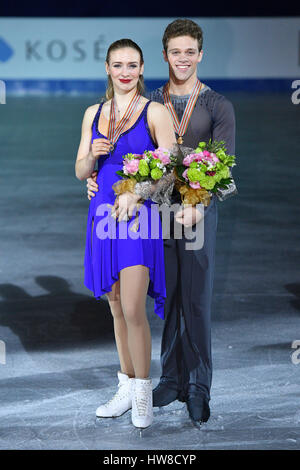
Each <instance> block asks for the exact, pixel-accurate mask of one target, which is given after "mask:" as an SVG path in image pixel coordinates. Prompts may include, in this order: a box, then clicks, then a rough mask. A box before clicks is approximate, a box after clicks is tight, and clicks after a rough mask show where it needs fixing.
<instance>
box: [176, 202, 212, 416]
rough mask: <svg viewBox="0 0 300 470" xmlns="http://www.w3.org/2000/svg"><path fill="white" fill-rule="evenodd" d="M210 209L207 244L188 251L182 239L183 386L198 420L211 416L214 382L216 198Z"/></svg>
mask: <svg viewBox="0 0 300 470" xmlns="http://www.w3.org/2000/svg"><path fill="white" fill-rule="evenodd" d="M206 211H207V212H206V215H205V218H204V244H203V247H202V248H201V249H200V250H197V251H196V250H195V251H193V250H186V247H185V242H186V241H187V240H184V239H183V240H178V248H179V252H178V256H179V260H180V265H181V291H182V292H183V295H182V306H183V317H184V326H183V330H182V338H181V339H182V341H181V344H182V350H183V355H182V357H183V366H182V367H183V370H184V374H183V375H182V377H183V381H184V384H183V386H182V388H183V389H184V394H185V400H186V401H187V402H188V408H189V405H191V407H192V408H194V410H193V409H192V410H190V408H189V411H191V412H192V414H193V415H194V417H195V419H196V420H198V419H201V415H202V414H204V415H205V416H204V417H203V416H202V417H203V420H206V419H205V418H207V419H208V417H209V407H208V402H209V400H210V388H211V381H212V357H211V303H212V293H213V279H214V266H215V245H216V231H217V221H218V214H217V203H216V201H215V200H213V201H211V206H210V207H209V208H207V209H206ZM189 402H190V403H189ZM198 405H199V406H198ZM191 412H190V415H191ZM199 415H200V417H199ZM207 415H208V416H207Z"/></svg>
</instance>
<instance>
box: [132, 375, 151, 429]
mask: <svg viewBox="0 0 300 470" xmlns="http://www.w3.org/2000/svg"><path fill="white" fill-rule="evenodd" d="M131 420H132V424H133V425H134V426H135V427H136V428H147V427H148V426H150V425H151V424H152V422H153V406H152V380H151V379H134V381H133V385H132V415H131Z"/></svg>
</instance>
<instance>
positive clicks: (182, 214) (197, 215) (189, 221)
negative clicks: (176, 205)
mask: <svg viewBox="0 0 300 470" xmlns="http://www.w3.org/2000/svg"><path fill="white" fill-rule="evenodd" d="M203 215H204V214H202V213H201V212H199V211H198V210H197V209H196V207H192V206H188V207H184V208H183V209H179V211H178V212H177V214H176V216H175V220H176V222H178V223H179V224H182V225H184V226H185V227H192V226H193V225H195V224H197V223H198V222H200V220H201V219H202V218H203Z"/></svg>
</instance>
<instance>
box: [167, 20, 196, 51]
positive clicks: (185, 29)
mask: <svg viewBox="0 0 300 470" xmlns="http://www.w3.org/2000/svg"><path fill="white" fill-rule="evenodd" d="M179 36H190V37H192V38H193V39H197V41H198V48H199V52H200V51H201V50H202V45H203V32H202V29H201V28H200V26H199V25H197V23H195V22H194V21H192V20H187V19H184V20H183V19H178V20H175V21H173V22H172V23H170V24H169V25H168V26H167V27H166V29H165V32H164V35H163V39H162V43H163V46H164V50H165V51H166V52H167V50H168V42H169V40H170V39H172V38H178V37H179Z"/></svg>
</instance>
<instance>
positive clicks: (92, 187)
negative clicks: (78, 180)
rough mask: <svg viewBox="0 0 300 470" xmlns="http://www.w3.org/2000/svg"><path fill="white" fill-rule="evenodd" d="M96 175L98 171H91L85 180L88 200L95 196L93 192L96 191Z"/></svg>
mask: <svg viewBox="0 0 300 470" xmlns="http://www.w3.org/2000/svg"><path fill="white" fill-rule="evenodd" d="M97 175H98V171H96V170H95V171H93V173H92V174H91V176H90V177H89V178H88V179H87V180H86V181H87V183H86V185H87V197H88V199H89V200H91V199H92V197H95V192H96V191H98V184H97V183H96V181H97Z"/></svg>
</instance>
